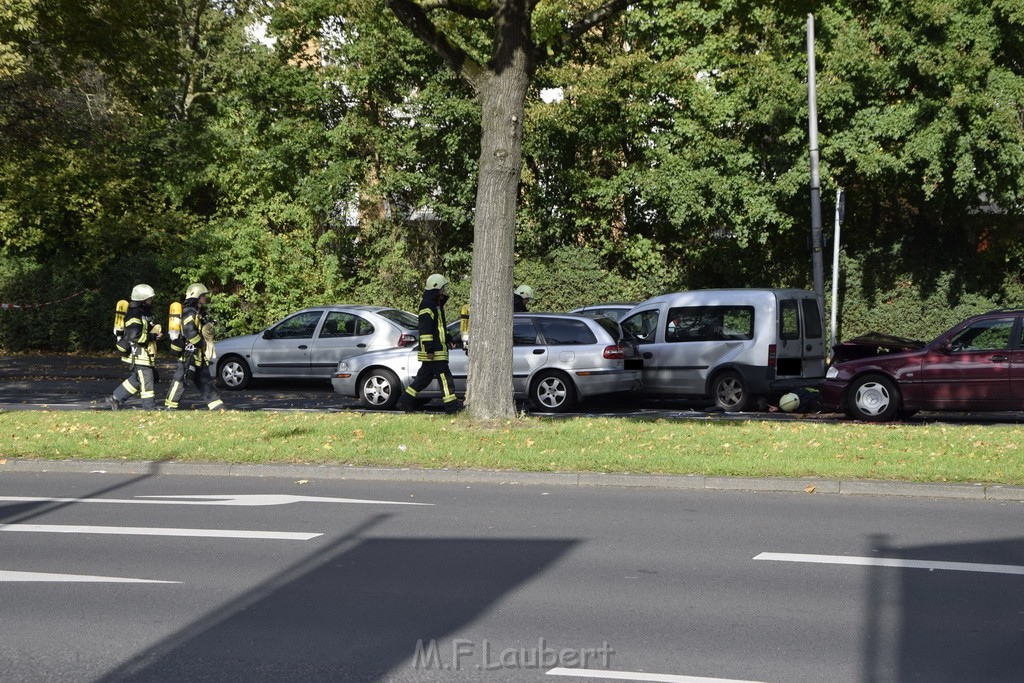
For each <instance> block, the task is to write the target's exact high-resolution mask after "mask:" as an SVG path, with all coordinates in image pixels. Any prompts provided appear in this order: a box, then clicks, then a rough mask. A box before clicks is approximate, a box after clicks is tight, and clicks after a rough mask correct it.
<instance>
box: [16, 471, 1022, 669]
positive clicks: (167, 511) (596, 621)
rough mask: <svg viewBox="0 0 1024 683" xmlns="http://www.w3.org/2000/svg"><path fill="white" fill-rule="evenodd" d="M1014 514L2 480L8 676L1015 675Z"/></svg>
mask: <svg viewBox="0 0 1024 683" xmlns="http://www.w3.org/2000/svg"><path fill="white" fill-rule="evenodd" d="M188 496H209V497H210V498H202V497H200V498H189V497H188ZM293 496H301V497H303V498H301V499H296V498H291V497H293ZM368 501H372V502H368ZM409 503H419V504H421V505H409ZM422 504H425V505H422ZM1021 506H1022V503H1009V502H992V501H964V500H956V501H950V500H946V501H942V500H934V499H924V498H921V499H911V498H877V497H876V498H865V497H858V496H827V497H825V496H807V495H796V494H779V493H771V494H770V493H751V492H725V491H718V492H713V491H670V490H656V489H652V490H638V489H624V488H579V487H577V488H571V487H564V486H545V485H542V484H541V485H526V486H510V485H505V486H501V485H483V484H475V485H464V484H455V483H424V482H394V481H390V482H388V481H378V482H368V481H343V480H317V479H308V480H292V479H288V478H256V477H218V476H205V477H190V476H181V475H158V474H150V475H140V476H125V475H114V474H102V473H93V474H54V473H28V472H3V473H0V604H2V605H3V607H2V611H3V619H0V671H2V672H3V680H4V681H5V682H9V681H25V682H35V681H47V682H56V681H75V682H81V681H104V682H108V681H109V682H113V681H175V682H177V681H185V680H188V681H219V682H220V681H238V682H242V681H246V682H249V681H388V682H406V681H417V682H418V681H552V682H557V681H570V682H571V681H575V682H577V683H585V682H587V681H594V680H600V679H597V678H596V676H599V675H600V676H602V677H603V678H602V679H603V680H609V678H607V676H611V678H610V680H623V681H625V680H660V681H680V682H681V681H689V682H696V681H700V680H705V679H712V678H713V679H716V680H719V679H721V680H726V681H787V682H794V683H800V682H802V681H807V682H814V683H818V682H820V681H836V682H841V681H860V682H865V683H866V682H868V681H871V682H879V683H882V682H886V681H910V680H921V681H929V682H932V683H943V682H946V681H949V682H954V681H955V682H958V683H960V682H962V681H1020V680H1024V630H1022V628H1021V619H1020V617H1021V614H1024V589H1022V580H1024V542H1022V541H1024V539H1022V527H1021V523H1020V519H1021ZM19 532H21V533H19ZM55 575H56V576H55ZM128 579H132V580H135V581H137V582H132V583H127V582H124V581H125V580H128ZM138 581H160V582H167V583H144V582H138ZM587 669H589V670H590V671H584V670H587ZM609 671H614V672H618V673H615V674H609V673H608V672H609ZM560 674H565V675H560ZM686 677H697V678H686Z"/></svg>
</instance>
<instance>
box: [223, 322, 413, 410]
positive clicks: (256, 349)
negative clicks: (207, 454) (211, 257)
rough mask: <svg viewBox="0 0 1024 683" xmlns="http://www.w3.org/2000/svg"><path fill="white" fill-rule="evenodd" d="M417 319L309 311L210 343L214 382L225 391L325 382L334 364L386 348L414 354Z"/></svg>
mask: <svg viewBox="0 0 1024 683" xmlns="http://www.w3.org/2000/svg"><path fill="white" fill-rule="evenodd" d="M416 340H417V319H416V316H415V315H414V314H412V313H409V312H408V311H401V310H398V309H395V308H384V307H382V306H342V305H337V306H335V305H332V306H314V307H311V308H304V309H302V310H301V311H296V312H295V313H292V314H291V315H289V316H288V317H286V318H284V319H283V320H281V321H279V322H277V323H275V324H273V325H271V326H270V327H268V328H267V329H265V330H263V331H262V332H259V333H257V334H247V335H244V336H241V337H230V338H228V339H224V340H223V341H218V342H217V343H216V347H215V348H216V352H217V360H216V363H217V378H218V379H219V380H220V382H221V383H222V384H223V385H224V386H225V387H226V388H227V389H231V390H239V389H244V388H246V387H247V386H249V384H250V382H252V380H253V379H318V378H322V379H329V378H330V377H331V376H332V373H333V372H334V370H335V368H337V367H338V361H340V360H342V359H344V358H349V357H351V356H355V355H357V354H361V353H366V352H368V351H375V350H378V349H390V348H416Z"/></svg>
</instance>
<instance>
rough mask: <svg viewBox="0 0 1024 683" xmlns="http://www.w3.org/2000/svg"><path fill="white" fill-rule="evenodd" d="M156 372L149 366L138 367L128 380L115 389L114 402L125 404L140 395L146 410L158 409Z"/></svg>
mask: <svg viewBox="0 0 1024 683" xmlns="http://www.w3.org/2000/svg"><path fill="white" fill-rule="evenodd" d="M155 387H156V371H155V370H154V369H153V368H151V367H150V366H148V365H136V366H135V368H134V369H133V370H132V374H130V375H128V379H126V380H125V381H123V382H121V383H120V384H119V385H117V388H115V389H114V400H116V401H117V402H118V403H124V402H125V401H127V400H128V399H129V398H131V397H132V396H135V395H136V394H138V396H139V398H140V399H142V407H143V409H144V410H153V409H154V408H156V392H155V390H154V389H155Z"/></svg>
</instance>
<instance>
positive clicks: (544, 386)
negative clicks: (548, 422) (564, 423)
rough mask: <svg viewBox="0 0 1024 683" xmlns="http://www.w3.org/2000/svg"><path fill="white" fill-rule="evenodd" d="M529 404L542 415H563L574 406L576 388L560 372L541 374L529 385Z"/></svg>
mask: <svg viewBox="0 0 1024 683" xmlns="http://www.w3.org/2000/svg"><path fill="white" fill-rule="evenodd" d="M530 402H531V403H533V406H534V408H536V409H537V410H538V411H540V412H542V413H564V412H567V411H569V410H572V408H573V407H575V405H576V387H575V386H574V385H573V383H572V380H571V379H569V378H568V377H567V376H566V375H564V374H562V373H561V372H542V373H541V374H539V375H537V377H535V378H534V380H533V383H532V384H530Z"/></svg>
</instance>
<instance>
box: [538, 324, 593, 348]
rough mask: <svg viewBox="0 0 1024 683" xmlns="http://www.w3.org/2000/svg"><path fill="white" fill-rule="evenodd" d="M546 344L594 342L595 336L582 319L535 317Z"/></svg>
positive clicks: (562, 344) (563, 344)
mask: <svg viewBox="0 0 1024 683" xmlns="http://www.w3.org/2000/svg"><path fill="white" fill-rule="evenodd" d="M537 322H538V323H539V324H540V330H541V332H543V333H544V341H545V342H547V344H548V346H567V345H569V344H596V343H597V336H596V335H595V334H594V331H593V330H591V329H590V327H589V326H588V325H587V324H586V323H585V322H583V321H582V320H572V319H568V318H537Z"/></svg>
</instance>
